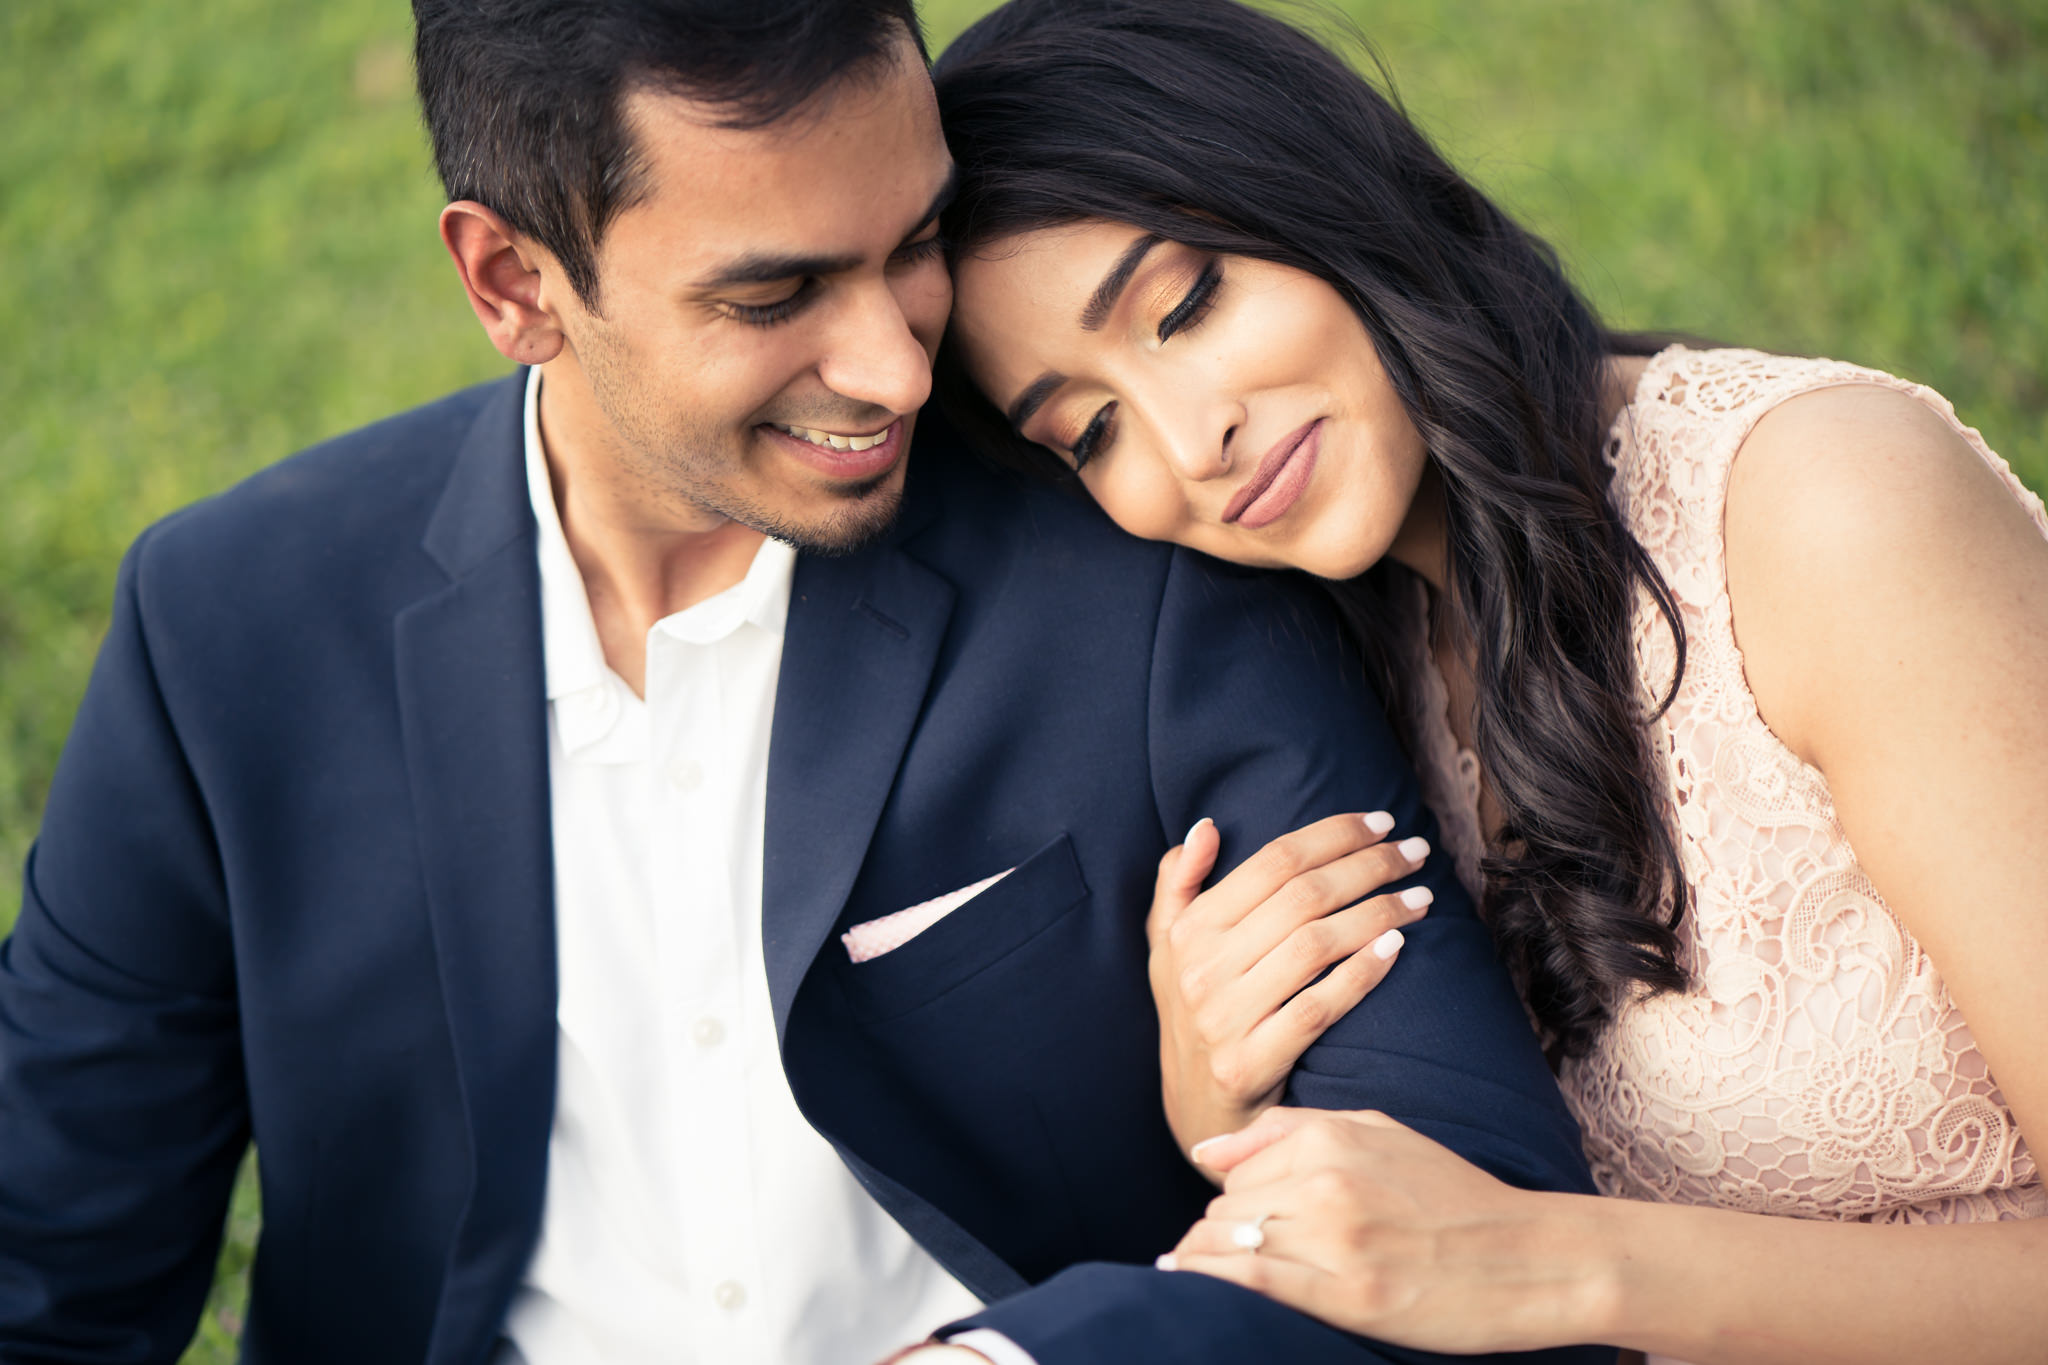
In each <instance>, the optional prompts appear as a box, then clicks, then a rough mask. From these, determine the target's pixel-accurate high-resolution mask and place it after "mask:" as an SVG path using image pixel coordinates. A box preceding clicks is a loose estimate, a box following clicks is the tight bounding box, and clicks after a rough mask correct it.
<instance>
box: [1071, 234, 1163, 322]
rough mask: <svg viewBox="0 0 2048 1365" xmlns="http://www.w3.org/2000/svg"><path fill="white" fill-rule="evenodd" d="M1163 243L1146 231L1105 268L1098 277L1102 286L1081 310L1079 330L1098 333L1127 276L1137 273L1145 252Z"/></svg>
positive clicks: (1159, 238) (1128, 278)
mask: <svg viewBox="0 0 2048 1365" xmlns="http://www.w3.org/2000/svg"><path fill="white" fill-rule="evenodd" d="M1165 240H1166V239H1165V238H1164V237H1160V236H1157V235H1155V234H1153V233H1149V232H1148V233H1146V234H1145V235H1144V236H1143V237H1140V238H1138V240H1137V241H1135V242H1132V243H1131V244H1130V245H1129V246H1127V247H1125V248H1124V254H1123V255H1121V256H1119V257H1117V258H1116V264H1115V265H1113V266H1111V267H1110V268H1109V273H1108V274H1107V275H1104V276H1103V277H1102V283H1101V284H1098V285H1096V286H1095V292H1094V293H1093V294H1090V295H1089V296H1088V306H1087V307H1085V308H1083V309H1082V310H1081V330H1082V331H1084V332H1099V331H1101V330H1102V324H1103V323H1105V322H1108V321H1109V310H1110V309H1112V308H1114V307H1116V301H1117V300H1118V299H1120V298H1122V297H1123V292H1124V286H1126V285H1128V284H1129V283H1130V282H1131V276H1133V275H1135V274H1137V273H1138V266H1139V264H1140V263H1141V262H1142V261H1143V260H1144V259H1145V255H1146V253H1147V252H1149V251H1151V250H1152V248H1153V247H1155V246H1158V245H1159V244H1160V243H1161V242H1163V241H1165Z"/></svg>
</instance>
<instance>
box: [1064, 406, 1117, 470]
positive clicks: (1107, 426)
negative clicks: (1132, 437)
mask: <svg viewBox="0 0 2048 1365" xmlns="http://www.w3.org/2000/svg"><path fill="white" fill-rule="evenodd" d="M1115 434H1116V404H1114V403H1104V404H1103V405H1102V406H1101V407H1100V408H1099V409H1097V410H1096V413H1095V419H1094V420H1093V421H1091V422H1090V423H1089V424H1088V426H1087V428H1086V429H1085V430H1083V431H1082V432H1081V434H1080V436H1079V437H1077V438H1076V439H1075V441H1074V445H1073V455H1074V472H1075V473H1076V474H1078V473H1080V472H1081V471H1082V470H1083V469H1084V468H1086V467H1087V465H1088V462H1089V461H1090V460H1092V459H1094V458H1095V456H1096V455H1097V454H1098V453H1099V452H1100V451H1101V449H1102V447H1103V446H1104V445H1106V444H1107V443H1108V441H1109V438H1110V437H1111V436H1113V435H1115Z"/></svg>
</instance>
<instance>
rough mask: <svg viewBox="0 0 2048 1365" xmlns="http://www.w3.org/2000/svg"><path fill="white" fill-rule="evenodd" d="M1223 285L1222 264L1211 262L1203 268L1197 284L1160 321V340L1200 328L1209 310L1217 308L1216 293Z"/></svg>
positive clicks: (1190, 287) (1191, 286) (1196, 278)
mask: <svg viewBox="0 0 2048 1365" xmlns="http://www.w3.org/2000/svg"><path fill="white" fill-rule="evenodd" d="M1222 284H1223V266H1222V264H1221V263H1220V262H1217V261H1210V262H1209V263H1208V264H1207V265H1205V266H1203V267H1202V273H1201V274H1200V275H1198V276H1196V277H1195V282H1194V283H1193V284H1192V285H1190V286H1189V287H1188V292H1187V293H1186V294H1184V295H1183V296H1182V297H1181V301H1180V302H1179V303H1177V304H1175V305H1174V306H1173V310H1172V311H1171V312H1169V313H1168V314H1167V315H1166V316H1165V317H1163V318H1161V319H1159V339H1160V340H1161V341H1164V340H1166V339H1167V338H1168V337H1170V336H1172V335H1173V334H1174V333H1175V332H1184V331H1186V330H1188V329H1189V328H1191V327H1198V326H1200V325H1201V322H1202V319H1203V318H1205V317H1207V316H1208V315H1209V310H1210V309H1211V308H1213V307H1215V306H1216V291H1217V289H1218V288H1219V287H1221V285H1222Z"/></svg>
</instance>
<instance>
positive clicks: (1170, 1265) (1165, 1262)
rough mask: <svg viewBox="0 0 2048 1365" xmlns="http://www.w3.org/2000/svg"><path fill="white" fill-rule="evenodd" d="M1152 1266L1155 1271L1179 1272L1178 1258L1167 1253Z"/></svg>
mask: <svg viewBox="0 0 2048 1365" xmlns="http://www.w3.org/2000/svg"><path fill="white" fill-rule="evenodd" d="M1152 1266H1153V1268H1154V1269H1155V1270H1179V1269H1180V1258H1179V1257H1177V1256H1175V1255H1174V1254H1173V1253H1172V1252H1170V1251H1169V1252H1167V1253H1166V1254H1165V1255H1164V1256H1161V1257H1160V1258H1159V1259H1158V1260H1156V1261H1154V1262H1153V1263H1152Z"/></svg>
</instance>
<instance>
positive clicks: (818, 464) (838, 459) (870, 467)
mask: <svg viewBox="0 0 2048 1365" xmlns="http://www.w3.org/2000/svg"><path fill="white" fill-rule="evenodd" d="M761 430H762V431H765V432H767V433H768V435H769V436H770V437H771V438H772V439H774V440H775V441H778V442H780V443H781V446H782V448H783V449H784V450H786V451H788V452H789V453H790V454H792V455H794V456H796V458H797V459H799V460H801V461H802V462H803V463H805V464H807V465H809V466H810V467H811V468H812V469H815V470H817V471H818V472H819V473H820V474H823V475H824V476H825V477H827V478H830V479H845V480H848V481H853V482H858V481H860V480H862V479H872V478H875V477H876V476H878V475H881V474H885V473H887V472H888V470H889V468H890V467H891V466H892V465H894V464H895V463H896V461H897V460H898V459H900V458H902V455H903V419H902V418H901V417H899V418H897V419H896V420H895V421H894V422H891V423H890V424H889V428H888V439H886V440H884V441H883V442H882V443H881V444H880V445H878V446H869V447H868V448H867V449H866V450H834V449H832V447H830V446H821V445H819V444H818V443H817V442H815V441H806V440H805V439H804V438H803V437H801V436H792V435H790V434H789V433H788V432H786V431H784V430H783V429H782V428H780V427H778V426H775V425H774V424H773V423H763V424H762V426H761Z"/></svg>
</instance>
